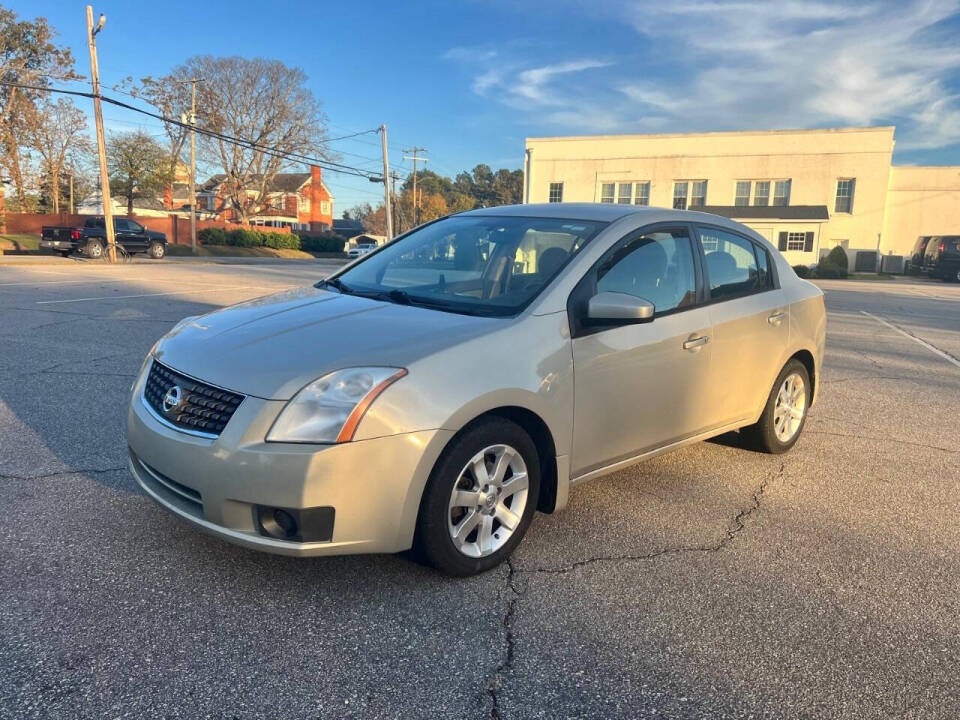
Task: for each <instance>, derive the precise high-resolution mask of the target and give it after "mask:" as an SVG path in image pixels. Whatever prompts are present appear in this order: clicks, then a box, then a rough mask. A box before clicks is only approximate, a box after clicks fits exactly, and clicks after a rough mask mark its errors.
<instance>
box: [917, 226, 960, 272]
mask: <svg viewBox="0 0 960 720" xmlns="http://www.w3.org/2000/svg"><path fill="white" fill-rule="evenodd" d="M923 271H924V272H925V273H926V274H927V275H929V276H930V277H935V278H940V279H941V280H948V281H950V282H960V235H934V236H932V237H931V238H930V242H929V243H927V249H926V251H925V252H924V254H923Z"/></svg>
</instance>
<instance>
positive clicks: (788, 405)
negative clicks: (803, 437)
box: [740, 358, 813, 455]
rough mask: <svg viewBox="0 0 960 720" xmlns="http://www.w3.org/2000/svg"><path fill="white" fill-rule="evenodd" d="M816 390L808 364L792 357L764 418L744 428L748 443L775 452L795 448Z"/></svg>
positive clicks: (774, 388) (770, 399)
mask: <svg viewBox="0 0 960 720" xmlns="http://www.w3.org/2000/svg"><path fill="white" fill-rule="evenodd" d="M812 390H813V388H812V386H811V385H810V374H809V373H808V372H807V368H806V366H805V365H804V364H803V363H802V362H800V361H799V360H797V359H796V358H794V359H792V360H790V362H788V363H787V364H786V365H785V366H784V367H783V370H781V371H780V374H779V375H778V376H777V379H776V382H774V383H773V388H772V389H771V390H770V395H769V396H768V397H767V404H766V405H765V406H764V408H763V414H762V415H761V416H760V419H759V420H758V421H757V422H756V423H754V424H753V425H748V426H747V427H745V428H741V429H740V437H741V438H743V440H744V444H745V445H747V446H748V447H751V448H753V449H754V450H759V451H761V452H768V453H772V454H774V455H779V454H780V453H785V452H786V451H787V450H789V449H790V448H792V447H793V446H794V444H795V443H796V442H797V440H798V439H799V437H800V433H801V431H802V430H803V426H804V425H805V424H806V422H807V411H808V410H809V409H810V401H811V400H812V398H813V394H812Z"/></svg>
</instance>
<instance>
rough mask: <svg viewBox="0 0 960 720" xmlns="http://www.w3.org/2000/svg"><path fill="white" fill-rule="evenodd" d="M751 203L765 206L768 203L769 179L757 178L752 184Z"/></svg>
mask: <svg viewBox="0 0 960 720" xmlns="http://www.w3.org/2000/svg"><path fill="white" fill-rule="evenodd" d="M753 204H754V205H758V206H760V207H766V206H767V205H769V204H770V181H769V180H757V182H755V183H754V184H753Z"/></svg>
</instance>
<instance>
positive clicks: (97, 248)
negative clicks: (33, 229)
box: [40, 216, 167, 260]
mask: <svg viewBox="0 0 960 720" xmlns="http://www.w3.org/2000/svg"><path fill="white" fill-rule="evenodd" d="M113 232H114V238H115V240H116V242H117V244H118V245H121V246H122V247H123V249H124V250H126V251H127V252H128V253H130V254H133V253H139V252H142V253H146V254H147V255H149V256H150V257H152V258H154V259H156V260H159V259H160V258H162V257H163V256H164V255H166V253H167V236H166V235H165V234H163V233H161V232H154V231H152V230H147V229H146V228H145V227H143V225H141V224H140V223H138V222H136V221H134V220H130V219H129V218H114V219H113ZM40 247H41V248H45V249H48V250H53V251H55V252H59V253H60V254H61V255H63V256H64V257H66V256H67V255H69V254H70V253H72V252H81V253H83V254H84V255H86V256H87V257H90V258H99V257H101V256H102V255H103V253H104V252H105V251H106V248H107V230H106V224H105V223H104V220H103V217H98V216H91V217H89V218H87V219H86V221H85V222H84V223H83V225H82V226H80V227H76V226H64V225H48V226H45V227H43V228H42V229H41V239H40Z"/></svg>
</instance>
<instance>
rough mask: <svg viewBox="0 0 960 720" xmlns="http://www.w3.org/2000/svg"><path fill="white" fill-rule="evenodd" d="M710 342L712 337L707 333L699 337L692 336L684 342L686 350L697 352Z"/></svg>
mask: <svg viewBox="0 0 960 720" xmlns="http://www.w3.org/2000/svg"><path fill="white" fill-rule="evenodd" d="M708 342H710V338H709V337H708V336H707V335H700V336H699V337H692V338H690V339H689V340H687V341H686V342H684V343H683V349H684V350H691V351H693V352H696V351H697V350H699V349H700V348H701V347H703V346H704V345H706V344H707V343H708Z"/></svg>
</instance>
